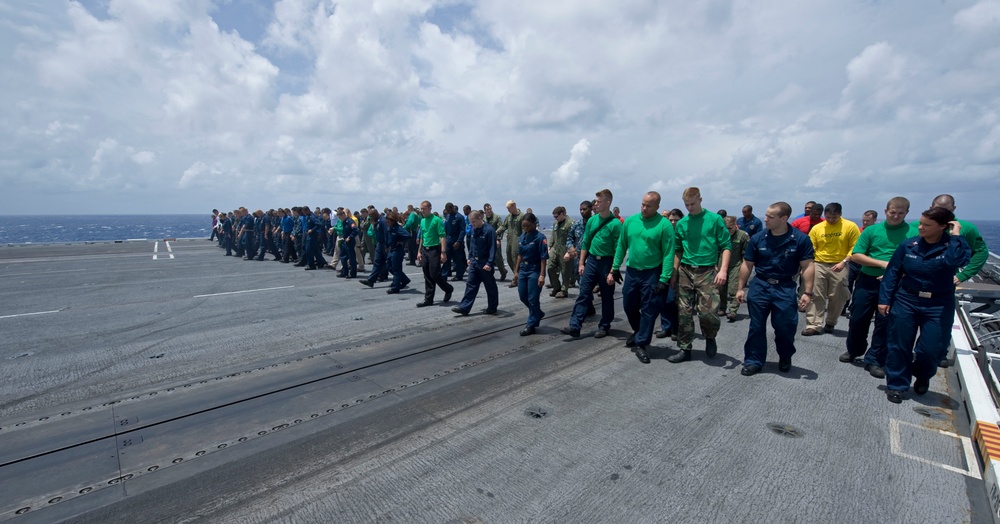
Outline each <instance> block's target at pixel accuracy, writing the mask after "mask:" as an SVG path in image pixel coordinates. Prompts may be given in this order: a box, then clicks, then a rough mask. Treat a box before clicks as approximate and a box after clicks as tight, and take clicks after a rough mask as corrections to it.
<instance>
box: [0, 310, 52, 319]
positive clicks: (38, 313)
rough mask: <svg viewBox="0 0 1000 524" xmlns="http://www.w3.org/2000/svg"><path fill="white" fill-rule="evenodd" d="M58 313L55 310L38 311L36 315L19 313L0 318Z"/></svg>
mask: <svg viewBox="0 0 1000 524" xmlns="http://www.w3.org/2000/svg"><path fill="white" fill-rule="evenodd" d="M58 312H59V310H58V309H57V310H55V311H39V312H37V313H20V314H17V315H4V316H2V317H0V318H14V317H29V316H31V315H48V314H49V313H58Z"/></svg>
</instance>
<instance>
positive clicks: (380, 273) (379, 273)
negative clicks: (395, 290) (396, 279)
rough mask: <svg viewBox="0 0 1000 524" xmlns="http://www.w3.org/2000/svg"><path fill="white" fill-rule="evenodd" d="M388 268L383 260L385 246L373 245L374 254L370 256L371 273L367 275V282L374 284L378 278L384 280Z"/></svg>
mask: <svg viewBox="0 0 1000 524" xmlns="http://www.w3.org/2000/svg"><path fill="white" fill-rule="evenodd" d="M388 270H389V268H388V266H387V265H386V259H385V246H383V245H381V244H375V253H373V256H372V271H371V273H368V281H369V282H371V283H372V284H374V283H375V282H376V281H378V280H379V279H380V278H385V276H386V274H388Z"/></svg>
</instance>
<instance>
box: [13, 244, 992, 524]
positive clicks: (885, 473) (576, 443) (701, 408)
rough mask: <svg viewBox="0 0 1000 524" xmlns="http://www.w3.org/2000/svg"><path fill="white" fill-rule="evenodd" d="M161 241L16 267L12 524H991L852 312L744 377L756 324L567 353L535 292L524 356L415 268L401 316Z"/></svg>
mask: <svg viewBox="0 0 1000 524" xmlns="http://www.w3.org/2000/svg"><path fill="white" fill-rule="evenodd" d="M170 244H171V245H170V249H169V250H167V249H166V246H165V243H164V242H160V243H159V245H158V246H156V247H154V246H155V244H154V243H153V242H134V243H125V244H94V245H72V246H30V247H16V248H3V249H0V282H2V283H3V285H2V286H0V298H2V301H0V303H3V304H4V306H3V310H2V311H0V327H2V329H3V333H4V334H5V336H4V337H3V338H2V339H0V362H3V363H2V364H0V365H2V366H3V369H4V380H3V381H2V383H0V428H2V429H0V442H2V443H3V445H2V446H0V492H2V493H3V496H2V497H0V519H3V520H8V519H9V520H11V521H13V522H52V521H59V520H73V521H79V522H98V521H101V522H106V521H108V520H109V519H110V520H122V519H135V518H138V517H139V516H141V518H142V520H143V521H145V522H173V521H178V520H188V519H197V518H205V519H210V520H211V521H213V522H217V521H218V522H283V521H287V522H301V521H320V520H322V521H339V522H355V521H375V520H380V521H385V520H395V521H406V522H442V521H445V522H448V521H454V522H463V521H469V522H477V521H482V522H513V521H524V520H535V521H543V522H548V521H567V520H570V521H581V522H609V521H611V522H664V521H671V522H705V521H716V520H729V521H737V522H757V521H761V522H765V521H766V522H802V521H830V522H834V521H836V522H847V521H850V522H872V521H883V522H955V521H959V522H961V521H973V522H980V521H983V522H986V521H989V515H988V514H987V513H986V512H987V511H988V505H987V501H986V494H985V490H984V489H983V486H982V482H981V481H979V480H978V478H976V476H977V475H978V470H979V465H978V463H977V462H976V459H975V455H974V452H972V455H971V456H970V450H971V447H970V446H969V442H968V439H967V437H965V436H964V435H968V428H967V422H966V419H965V413H964V410H963V408H962V407H961V405H960V401H957V400H956V398H957V396H956V395H952V394H951V393H952V392H954V391H955V388H956V387H957V386H956V383H955V380H954V377H953V375H952V374H950V373H948V371H947V370H942V371H941V372H939V375H938V377H936V378H935V379H934V380H933V381H932V384H931V387H932V389H931V392H930V393H928V394H927V395H925V396H924V397H910V398H909V399H908V400H906V401H904V403H903V404H902V405H899V406H897V405H893V404H890V403H888V402H886V401H885V396H884V392H883V390H882V388H881V386H882V385H883V383H882V382H881V381H878V380H876V379H874V378H872V377H870V376H868V374H867V373H866V372H864V371H863V370H862V369H861V368H860V367H857V366H854V365H848V364H841V363H839V362H838V361H837V356H838V355H839V354H840V353H841V352H842V351H843V341H844V338H843V337H844V336H846V318H842V319H841V323H840V325H839V327H838V331H837V332H835V333H834V334H833V335H824V336H820V337H809V338H805V339H804V338H799V339H797V340H796V345H797V348H798V353H797V355H796V357H795V360H794V366H793V368H792V371H791V372H790V373H788V374H779V373H778V372H777V366H776V364H775V363H774V362H769V363H768V365H767V366H765V368H764V371H763V373H761V374H760V375H757V376H755V377H749V378H747V377H742V376H740V374H739V365H740V362H741V360H742V343H743V340H744V338H745V336H746V325H747V320H745V317H741V319H740V320H739V321H738V322H736V323H733V324H727V323H725V322H724V324H723V328H722V331H721V333H720V335H719V342H720V344H719V347H720V351H719V354H718V355H717V356H716V358H714V359H711V360H708V359H706V358H705V357H704V353H702V352H700V351H698V350H699V349H700V348H702V347H703V341H701V340H697V341H696V342H695V349H696V351H695V360H694V361H692V362H687V363H683V364H670V363H668V362H666V360H665V358H666V357H667V356H669V355H670V354H672V352H673V351H674V350H675V348H676V345H675V344H674V343H672V342H670V341H669V339H656V340H654V350H653V352H652V356H653V358H654V360H653V363H652V364H650V365H643V364H641V363H639V362H638V360H637V359H636V358H635V357H634V355H632V353H631V352H629V350H628V349H627V348H625V347H624V345H623V340H624V338H625V335H626V334H627V333H626V331H625V330H626V326H627V323H626V322H624V315H623V313H622V312H621V310H620V306H619V311H618V318H617V319H616V322H615V323H614V324H613V335H615V337H609V338H606V339H603V340H595V339H593V338H588V337H586V335H587V334H589V333H592V332H593V330H594V324H593V323H592V322H588V323H586V324H585V325H584V329H583V333H584V335H585V337H583V338H581V339H579V340H571V339H569V338H568V337H566V336H564V335H561V334H560V333H559V332H558V331H559V328H560V327H563V326H565V325H566V322H567V320H566V319H567V315H568V311H569V308H570V306H571V300H572V299H570V300H557V299H553V298H549V297H547V296H546V295H547V293H546V294H544V295H543V301H542V308H543V310H545V311H546V313H547V315H546V318H545V319H544V320H543V322H542V326H541V329H540V330H539V334H537V335H534V336H530V337H520V336H518V331H519V329H520V327H521V326H522V325H523V322H524V319H525V316H526V310H525V308H524V307H523V305H521V304H520V302H519V301H518V299H517V295H516V292H515V290H513V289H509V288H507V287H506V286H505V285H504V284H502V283H501V286H500V292H501V303H500V309H501V315H499V316H498V317H487V316H482V315H476V314H475V311H478V310H479V309H481V308H482V307H485V296H481V297H480V299H479V301H477V304H476V307H475V308H474V309H473V311H474V313H473V314H472V315H470V316H468V317H460V316H456V315H455V314H453V313H452V312H451V311H450V308H451V306H453V305H456V304H457V300H455V301H454V302H452V303H449V304H447V305H442V306H439V307H431V308H421V309H417V308H415V307H414V305H415V304H416V303H417V302H418V301H419V300H420V299H421V298H422V284H423V278H422V276H421V275H420V274H419V271H418V269H419V268H415V267H412V266H406V267H405V269H406V270H407V272H408V273H409V275H410V277H411V278H412V279H413V280H414V282H413V284H411V287H415V288H417V290H416V291H413V290H410V291H409V292H405V291H404V293H402V294H400V295H386V294H385V293H384V289H385V288H384V287H380V286H379V285H377V286H376V288H375V289H374V290H370V289H367V288H365V287H362V286H361V285H360V284H358V283H357V282H356V281H353V280H349V281H345V280H343V279H337V278H334V273H333V272H329V271H308V272H304V271H302V270H301V269H298V268H293V267H290V266H289V265H284V264H278V263H275V262H256V261H253V262H247V261H241V260H237V259H235V258H227V257H222V256H221V252H220V250H219V249H217V248H215V247H214V244H212V243H209V242H206V241H203V240H202V241H196V240H180V241H175V242H171V243H170ZM165 253H169V254H171V255H173V258H167V257H164V256H163V255H164V254H165ZM154 256H156V258H155V259H154ZM381 286H384V284H382V285H381ZM462 287H464V286H462V285H459V286H457V289H456V294H455V298H456V299H457V298H459V297H460V295H461V291H462ZM573 295H575V290H574V293H573ZM441 298H442V297H441V294H440V292H439V293H438V296H437V300H441ZM769 358H771V359H772V360H774V359H776V357H775V354H774V352H773V347H772V348H771V352H770V354H769ZM915 408H917V409H915ZM42 419H44V420H42ZM88 488H89V489H88ZM81 491H84V492H83V493H81ZM24 508H29V509H27V510H25V511H23V512H22V514H20V515H17V514H16V512H17V511H18V510H23V509H24ZM477 519H478V520H477Z"/></svg>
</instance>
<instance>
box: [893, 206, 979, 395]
mask: <svg viewBox="0 0 1000 524" xmlns="http://www.w3.org/2000/svg"><path fill="white" fill-rule="evenodd" d="M918 231H919V236H917V237H913V238H909V239H907V240H906V241H904V242H903V243H902V244H900V246H899V247H898V248H896V252H895V253H893V255H892V259H890V260H889V265H888V266H887V267H886V268H885V275H883V276H882V286H881V287H880V288H879V299H878V310H879V313H881V314H883V315H888V317H889V319H888V320H889V325H888V329H889V339H888V347H889V355H888V356H887V358H886V363H885V382H886V398H887V399H888V400H889V402H893V403H896V404H899V403H900V402H902V401H903V393H904V392H906V390H908V389H909V388H910V380H911V379H914V381H913V392H914V393H916V394H918V395H923V394H924V393H927V389H928V387H929V385H930V380H931V377H933V376H934V374H935V373H937V368H938V363H939V362H941V360H942V359H944V357H945V354H946V353H947V351H948V345H949V343H950V342H951V327H952V324H953V323H954V321H955V279H954V276H955V273H956V272H957V271H958V269H959V268H961V267H963V266H965V265H966V264H968V263H969V259H970V258H971V257H972V248H971V247H969V243H968V242H967V241H966V240H965V238H964V237H962V226H961V224H959V223H958V222H957V221H956V220H955V214H954V213H952V212H951V211H949V210H947V209H945V208H943V207H932V208H930V209H928V210H927V211H924V212H923V213H922V214H921V216H920V225H919V226H918ZM918 329H919V330H920V337H919V338H917V330H918ZM914 341H915V342H916V347H915V348H914ZM914 353H916V354H915V355H914Z"/></svg>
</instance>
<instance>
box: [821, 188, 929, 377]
mask: <svg viewBox="0 0 1000 524" xmlns="http://www.w3.org/2000/svg"><path fill="white" fill-rule="evenodd" d="M909 211H910V201H909V200H907V199H905V198H903V197H896V198H893V199H891V200H889V202H888V203H887V204H886V205H885V221H884V222H881V223H878V224H872V225H870V226H868V227H866V228H865V230H864V231H862V232H861V235H860V236H859V237H858V241H857V242H855V244H854V249H853V250H852V254H851V261H852V262H857V263H858V264H861V273H860V274H859V275H858V278H857V280H855V281H854V293H853V295H852V296H851V320H850V324H848V328H847V351H846V352H845V353H844V354H843V355H840V361H841V362H853V361H854V359H856V358H858V357H860V356H861V355H864V356H865V371H868V373H869V374H871V376H873V377H875V378H885V370H884V369H883V368H884V367H885V360H886V356H887V355H888V351H889V346H888V342H887V341H888V336H889V317H887V316H885V315H879V314H876V313H875V312H876V311H877V310H878V291H879V286H880V285H881V284H882V274H883V273H885V268H886V266H888V265H889V260H890V259H891V258H892V254H893V253H895V252H896V248H898V247H899V245H900V244H902V243H903V242H904V241H905V240H906V239H907V238H912V237H915V236H917V235H918V231H917V228H916V226H914V225H912V224H907V223H906V213H908V212H909ZM872 317H875V330H874V331H873V332H872V342H871V346H869V345H868V327H869V326H870V325H871V323H872Z"/></svg>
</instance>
